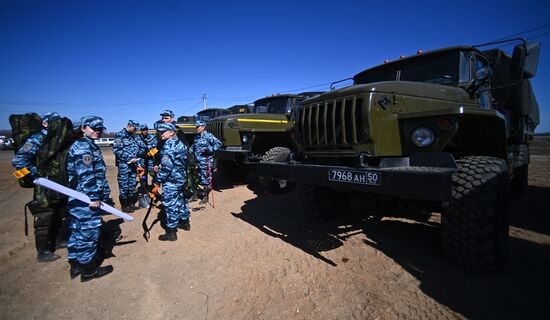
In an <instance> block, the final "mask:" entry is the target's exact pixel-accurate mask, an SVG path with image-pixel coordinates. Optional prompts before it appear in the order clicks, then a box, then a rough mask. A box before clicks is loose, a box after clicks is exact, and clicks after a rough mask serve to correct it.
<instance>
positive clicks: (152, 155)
mask: <svg viewBox="0 0 550 320" xmlns="http://www.w3.org/2000/svg"><path fill="white" fill-rule="evenodd" d="M157 152H159V151H158V149H157V148H153V149H151V150H149V151H147V156H148V157H154V156H155V154H157Z"/></svg>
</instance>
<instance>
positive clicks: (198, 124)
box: [195, 120, 206, 127]
mask: <svg viewBox="0 0 550 320" xmlns="http://www.w3.org/2000/svg"><path fill="white" fill-rule="evenodd" d="M195 127H206V122H204V120H197V121H196V122H195Z"/></svg>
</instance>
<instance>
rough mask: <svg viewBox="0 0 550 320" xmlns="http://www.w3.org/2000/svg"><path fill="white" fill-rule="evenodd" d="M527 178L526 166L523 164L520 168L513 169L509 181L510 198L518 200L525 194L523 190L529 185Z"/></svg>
mask: <svg viewBox="0 0 550 320" xmlns="http://www.w3.org/2000/svg"><path fill="white" fill-rule="evenodd" d="M528 176H529V166H528V165H526V164H524V165H522V166H521V167H517V168H515V169H514V173H513V175H512V180H511V181H510V184H511V186H512V187H511V188H512V189H511V190H512V198H519V197H521V196H522V195H523V194H524V193H525V190H527V185H528V183H529V179H528Z"/></svg>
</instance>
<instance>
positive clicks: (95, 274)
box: [80, 259, 114, 282]
mask: <svg viewBox="0 0 550 320" xmlns="http://www.w3.org/2000/svg"><path fill="white" fill-rule="evenodd" d="M113 270H114V268H113V266H105V267H98V266H97V262H96V261H95V259H92V260H90V262H88V263H86V264H80V271H81V274H80V282H86V281H90V280H92V279H94V278H100V277H103V276H104V275H107V274H109V273H111V272H113Z"/></svg>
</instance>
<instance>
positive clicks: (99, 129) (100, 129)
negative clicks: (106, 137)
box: [90, 127, 105, 132]
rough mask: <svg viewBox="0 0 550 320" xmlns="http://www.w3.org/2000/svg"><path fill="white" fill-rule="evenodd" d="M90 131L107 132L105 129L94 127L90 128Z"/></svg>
mask: <svg viewBox="0 0 550 320" xmlns="http://www.w3.org/2000/svg"><path fill="white" fill-rule="evenodd" d="M90 129H92V130H94V131H95V132H103V130H105V128H92V127H90Z"/></svg>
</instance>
